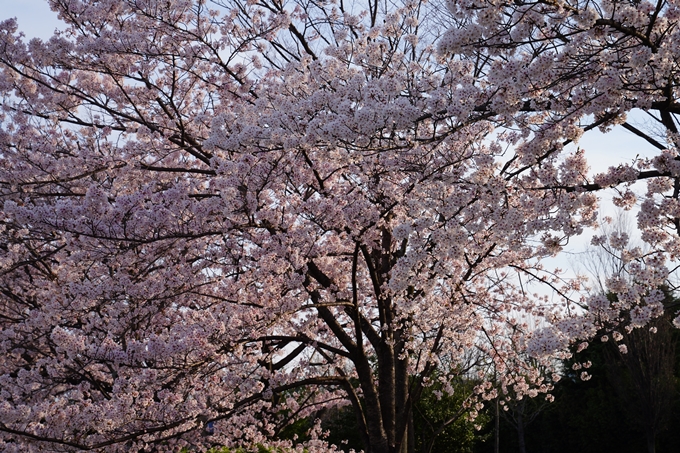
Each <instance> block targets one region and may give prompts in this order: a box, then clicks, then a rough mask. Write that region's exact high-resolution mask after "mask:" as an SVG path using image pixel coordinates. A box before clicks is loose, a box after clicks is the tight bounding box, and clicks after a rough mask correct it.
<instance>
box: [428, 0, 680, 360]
mask: <svg viewBox="0 0 680 453" xmlns="http://www.w3.org/2000/svg"><path fill="white" fill-rule="evenodd" d="M449 10H450V13H451V15H452V17H454V18H455V21H456V23H457V24H458V26H453V27H451V28H450V29H449V30H448V31H447V32H446V34H445V35H444V36H443V37H442V38H441V39H440V40H439V41H438V45H439V48H440V50H441V52H443V53H445V54H447V55H450V56H451V57H452V58H460V60H461V61H466V62H468V64H470V65H471V66H472V67H474V73H475V74H478V75H479V80H480V83H479V84H477V85H476V88H477V91H476V92H475V95H474V96H477V98H476V100H475V102H474V104H475V106H476V107H475V111H476V112H478V113H479V114H486V115H497V116H501V117H503V118H504V119H505V121H506V122H505V125H506V126H507V127H515V128H518V129H519V130H520V131H522V132H523V136H522V138H521V139H520V140H518V141H516V142H512V143H513V144H516V146H517V148H518V150H519V152H518V154H517V156H518V159H521V160H524V161H525V163H526V165H533V164H535V163H537V162H541V161H543V160H544V159H550V158H552V157H553V156H554V150H555V149H556V148H557V149H559V147H560V145H561V142H563V141H571V140H577V139H578V138H579V136H580V135H581V134H582V133H583V131H584V129H585V128H588V127H591V126H598V127H599V128H600V129H602V130H603V131H608V130H610V129H611V128H613V127H623V128H625V129H627V130H628V131H629V132H632V133H633V134H635V135H637V136H638V137H640V139H641V141H640V145H641V156H645V157H639V158H638V159H636V161H635V162H615V163H614V165H613V166H612V167H610V169H609V171H607V172H605V173H603V174H598V175H594V176H591V175H588V174H586V173H580V174H574V175H573V176H574V179H575V180H579V181H580V184H576V186H573V187H564V186H562V187H554V189H560V188H561V189H564V190H575V191H595V190H599V189H602V188H607V187H616V188H617V190H618V196H617V197H616V198H615V199H614V202H615V204H617V205H618V206H620V207H623V208H625V209H630V208H632V207H633V206H634V205H635V204H636V203H637V204H638V205H639V207H640V212H639V214H638V228H639V230H640V231H641V235H642V240H643V241H644V243H645V246H644V247H639V248H632V250H627V251H626V254H625V255H626V256H625V257H624V263H626V264H628V263H629V270H630V272H631V278H630V279H629V280H627V281H624V280H622V279H620V278H617V277H612V278H610V279H609V280H610V281H608V282H606V286H607V287H608V288H609V289H610V290H612V291H613V292H615V293H616V294H617V300H618V302H616V303H615V304H609V303H607V302H606V301H604V300H603V299H602V298H601V297H599V296H595V297H593V298H592V300H591V301H590V302H589V304H590V305H591V308H593V307H595V308H597V310H596V311H598V317H599V318H597V319H594V320H593V319H590V320H588V319H583V318H582V319H581V321H582V324H580V325H577V324H578V323H575V322H573V321H569V322H566V324H565V325H564V326H563V328H560V327H555V326H554V327H552V328H550V329H547V330H546V331H544V332H543V334H542V335H541V338H542V340H544V341H543V342H542V344H543V345H545V344H546V343H545V342H546V341H548V339H550V341H551V342H553V344H554V345H557V344H562V345H563V344H565V342H567V341H569V338H574V337H578V336H581V337H588V336H591V335H592V334H593V333H594V331H593V322H595V323H596V324H597V323H598V322H599V321H603V320H604V321H607V322H608V321H616V320H624V319H626V318H628V317H629V316H630V318H631V319H632V325H633V326H636V327H639V326H642V325H644V324H646V323H647V322H649V320H650V319H651V318H653V317H655V316H658V315H659V314H660V313H662V312H663V304H662V303H661V302H662V299H663V295H662V293H661V292H660V291H658V290H654V288H658V287H660V286H662V285H664V284H666V283H667V280H668V275H669V272H670V271H671V270H672V269H673V268H674V266H675V265H676V264H675V260H676V258H677V256H678V246H679V244H680V234H679V233H680V221H679V214H678V210H677V206H678V196H679V195H680V183H679V180H678V174H679V172H678V169H679V167H678V152H677V148H678V144H679V143H678V121H677V114H678V113H680V109H679V105H680V104H678V94H679V93H678V81H677V80H678V62H677V58H676V55H677V43H678V31H677V24H678V18H679V17H680V16H679V14H680V5H678V3H677V2H675V1H665V0H661V1H658V2H647V1H643V2H637V1H635V2H628V1H598V2H591V1H583V2H582V1H564V2H562V1H556V2H553V1H536V2H533V1H531V2H525V1H520V2H513V3H505V2H496V1H469V2H468V1H462V2H458V1H457V2H450V3H449ZM453 55H457V57H453ZM482 82H483V83H482ZM633 109H636V110H638V111H640V112H644V114H646V115H648V116H649V118H650V121H651V122H652V123H653V124H654V126H652V127H651V128H645V127H640V126H636V125H634V124H631V123H629V122H628V121H627V114H628V113H630V112H631V111H632V110H633ZM586 124H588V126H585V125H586ZM583 126H585V128H584V127H583ZM579 171H580V170H579ZM575 173H576V172H575ZM640 180H647V193H646V194H642V195H636V194H635V193H633V191H632V190H631V189H630V185H631V184H632V183H633V182H635V181H640ZM577 186H580V187H577ZM605 239H606V238H596V239H595V243H596V244H600V243H603V241H605ZM611 239H612V242H611V243H610V245H611V247H613V248H614V249H617V250H624V249H626V244H627V241H628V237H627V236H626V235H623V236H622V235H616V236H615V237H612V238H611ZM643 251H644V252H643ZM605 318H606V319H605ZM679 322H680V321H678V318H676V321H675V323H676V324H678V323H679ZM567 324H568V325H567ZM537 347H538V348H539V349H540V347H541V346H538V345H537Z"/></svg>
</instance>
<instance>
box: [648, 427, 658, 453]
mask: <svg viewBox="0 0 680 453" xmlns="http://www.w3.org/2000/svg"><path fill="white" fill-rule="evenodd" d="M647 453H656V434H655V433H654V431H651V432H650V431H647Z"/></svg>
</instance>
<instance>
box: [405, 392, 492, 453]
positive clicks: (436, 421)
mask: <svg viewBox="0 0 680 453" xmlns="http://www.w3.org/2000/svg"><path fill="white" fill-rule="evenodd" d="M475 384H476V383H475V382H472V381H466V380H463V379H459V380H458V381H457V382H456V383H455V385H454V388H455V392H454V393H453V395H447V394H446V393H443V394H440V397H438V396H437V395H438V392H440V391H441V390H440V386H439V385H433V386H432V387H429V388H427V389H426V391H425V392H423V397H422V399H421V400H420V401H419V402H418V404H416V407H415V410H414V415H413V422H414V427H415V440H416V452H418V453H428V452H431V453H472V452H473V451H475V444H477V443H479V442H482V441H484V440H485V439H486V437H488V434H487V435H486V436H484V435H481V434H480V433H479V432H478V431H477V430H476V429H475V425H478V426H480V427H483V426H485V425H487V424H488V423H489V421H490V416H489V414H488V413H487V412H481V413H480V414H479V416H478V417H477V419H476V420H474V422H471V421H469V420H468V419H467V417H466V412H467V411H465V410H464V409H463V402H464V401H465V399H466V398H467V397H468V396H469V395H470V394H471V393H472V388H473V387H474V385H475ZM451 420H454V421H452V422H451V423H450V424H449V425H448V426H446V427H444V428H443V429H442V430H441V432H440V433H439V434H438V435H437V436H436V437H435V438H434V441H433V439H432V437H433V434H434V433H436V432H437V431H438V430H440V429H441V428H442V424H444V423H446V422H448V421H451ZM430 443H432V445H430Z"/></svg>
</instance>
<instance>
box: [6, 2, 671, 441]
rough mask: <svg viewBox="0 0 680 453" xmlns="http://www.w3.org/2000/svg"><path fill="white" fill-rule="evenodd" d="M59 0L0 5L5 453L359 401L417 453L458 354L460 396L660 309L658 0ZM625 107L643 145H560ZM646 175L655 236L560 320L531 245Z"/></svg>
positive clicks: (557, 242)
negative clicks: (31, 18) (591, 148)
mask: <svg viewBox="0 0 680 453" xmlns="http://www.w3.org/2000/svg"><path fill="white" fill-rule="evenodd" d="M49 3H50V6H51V7H52V8H53V9H54V10H55V11H57V12H58V14H59V17H60V19H61V20H63V21H64V23H65V24H66V27H67V28H66V29H65V30H64V31H63V32H59V33H57V34H56V35H55V36H54V37H52V38H51V39H50V40H48V41H41V40H37V39H34V40H31V41H29V42H24V40H23V38H22V35H21V34H20V33H19V32H18V28H17V27H18V26H17V23H16V21H15V20H13V19H9V20H5V21H4V22H1V23H0V90H1V91H0V92H2V93H3V96H2V101H1V102H2V104H1V105H2V110H1V111H0V115H1V116H0V198H1V199H2V202H3V205H2V210H1V211H0V237H1V239H0V348H2V349H1V351H2V353H1V354H0V446H1V447H2V449H3V450H5V451H27V450H26V449H27V448H31V449H34V450H35V451H38V450H40V449H47V450H52V451H78V450H93V451H112V452H114V451H140V452H141V451H154V449H156V450H164V451H167V450H171V449H177V450H178V449H180V448H207V447H210V446H214V445H226V446H238V445H254V444H256V443H258V442H264V441H267V440H271V437H272V436H274V435H275V434H276V433H278V432H279V431H281V430H282V429H283V428H284V427H285V426H286V425H287V424H289V423H291V422H292V421H294V420H295V419H297V418H301V417H304V416H306V415H308V414H310V413H312V412H313V411H315V410H317V409H318V408H320V407H323V406H332V405H337V404H350V405H351V406H352V408H353V410H354V414H355V416H356V420H357V426H358V431H359V433H360V435H361V436H362V439H363V442H364V444H365V445H366V446H367V451H369V452H371V453H388V452H389V453H402V452H404V453H406V452H411V451H413V449H414V448H415V445H414V442H415V440H414V436H413V435H412V434H413V433H412V431H411V432H409V430H412V429H413V407H414V404H416V403H417V402H418V401H419V400H420V399H421V397H422V396H423V390H424V388H426V387H429V386H432V385H434V383H435V382H436V386H435V387H434V388H436V389H440V388H441V392H443V393H450V392H452V390H453V387H452V386H451V382H453V381H454V380H455V379H457V378H458V377H459V376H468V377H469V376H473V375H474V376H476V377H475V379H477V381H476V384H477V385H476V387H475V388H474V389H473V392H472V394H471V395H470V397H469V398H466V399H465V400H464V401H463V402H462V403H460V404H461V406H460V409H461V411H463V412H466V413H467V415H468V416H469V417H472V418H474V416H475V413H476V412H477V411H478V410H480V409H481V407H482V405H483V402H484V401H485V400H490V399H494V398H496V396H497V395H498V391H499V390H498V389H501V390H506V389H508V388H511V389H512V391H511V392H510V393H512V394H513V395H525V394H526V395H530V396H535V395H537V394H542V393H547V392H549V391H550V390H551V387H552V384H551V377H550V373H547V374H546V373H541V372H539V367H537V364H538V365H540V366H541V367H550V366H551V363H552V362H551V360H550V358H551V356H553V355H554V354H555V353H559V352H560V351H565V350H566V348H567V346H569V344H570V342H572V341H573V340H574V339H575V338H588V337H589V336H592V335H594V334H595V332H596V330H597V328H598V326H599V325H601V324H602V322H604V321H607V322H609V321H613V320H616V319H619V318H620V317H621V313H622V312H625V313H629V312H630V313H631V315H630V318H631V319H632V322H633V323H634V324H635V325H643V324H644V323H646V322H648V321H649V320H650V319H651V318H652V317H655V316H658V315H659V314H660V312H661V311H662V308H663V307H662V303H661V301H662V299H663V294H662V293H661V292H660V291H654V290H653V288H654V287H656V286H658V285H660V284H662V283H664V282H665V280H666V276H667V274H668V269H667V268H666V260H667V259H672V258H674V257H675V256H677V254H678V249H677V248H678V244H680V242H679V237H678V229H680V220H679V218H680V211H678V195H679V194H680V184H679V183H678V181H679V180H678V175H679V172H680V167H679V165H680V164H678V160H677V159H676V154H677V151H676V147H677V143H676V140H677V128H676V120H675V116H674V115H675V114H676V113H678V111H679V110H678V109H679V107H678V103H677V100H676V99H675V98H676V96H677V94H678V92H677V80H676V71H677V61H676V60H677V59H676V58H675V57H674V55H675V54H676V53H677V51H676V48H677V45H678V44H677V43H678V42H679V41H678V38H677V37H676V36H677V33H679V32H678V31H677V30H676V24H677V21H678V18H679V17H680V10H679V9H678V6H676V4H675V2H668V1H659V2H658V3H657V4H656V5H654V4H651V3H646V2H644V3H640V2H606V1H600V2H592V1H589V2H582V1H565V2H561V1H555V2H553V1H539V2H522V1H518V2H514V3H511V4H508V3H505V2H494V1H489V2H485V1H477V0H475V1H470V2H461V1H456V2H450V3H446V2H439V1H430V2H426V1H413V0H406V1H403V2H402V1H394V2H391V1H388V2H378V1H364V0H358V1H352V2H347V1H343V0H340V1H306V0H295V1H288V2H282V1H279V0H261V1H251V0H248V1H240V0H219V1H214V2H206V1H203V0H163V1H158V0H124V1H121V0H101V1H95V0H89V1H78V0H52V1H50V2H49ZM633 108H636V109H642V110H645V111H647V112H649V113H650V114H651V115H652V116H653V117H654V118H655V119H656V120H657V121H658V123H659V124H660V125H661V126H662V127H663V128H665V129H664V130H665V133H667V134H666V135H664V137H661V138H659V137H656V138H655V137H654V136H653V135H652V134H650V133H649V132H646V131H642V130H640V129H639V128H637V127H635V126H633V125H631V124H628V123H626V113H627V112H628V111H630V110H631V109H633ZM617 124H622V125H623V126H624V127H626V128H627V129H628V130H631V131H633V132H634V133H636V134H637V135H639V136H640V137H641V138H643V139H644V140H645V141H646V143H647V144H648V145H649V146H650V147H652V148H655V149H658V151H659V152H658V155H656V157H653V158H650V159H642V158H641V159H639V160H638V161H636V162H635V163H633V164H630V163H623V162H622V163H621V164H620V165H618V166H616V167H612V168H611V170H610V171H609V172H608V173H606V174H601V175H595V176H593V175H589V174H588V166H587V161H586V156H585V153H584V152H583V151H581V150H578V151H576V152H571V153H569V152H566V151H565V146H566V145H567V144H568V143H571V142H573V141H576V140H578V138H579V137H580V136H581V135H582V134H583V133H584V132H587V131H589V130H592V129H595V128H600V129H603V130H606V129H607V128H610V127H613V126H614V125H617ZM642 179H647V180H649V185H648V187H649V191H648V194H647V196H646V198H645V199H644V201H643V202H642V210H641V213H640V215H639V217H638V223H639V227H640V228H641V230H642V232H643V239H644V240H645V241H646V242H647V243H648V244H649V245H650V247H651V249H650V251H649V252H645V253H642V252H641V251H638V252H635V251H632V252H630V253H631V254H630V257H629V261H630V262H631V263H632V264H631V265H630V268H631V269H632V271H631V272H632V273H633V274H634V278H633V279H631V280H625V281H624V280H621V281H614V280H612V282H611V283H610V284H609V286H610V288H611V290H612V291H613V292H615V293H616V294H617V296H618V299H617V300H618V302H617V303H616V304H610V303H609V302H608V301H606V300H602V298H597V297H595V298H592V299H590V300H589V302H588V303H589V304H590V307H591V309H592V310H591V312H590V313H592V315H588V316H581V315H579V316H577V317H570V316H568V314H569V313H570V312H569V310H567V311H565V310H564V309H565V308H566V309H571V308H572V307H573V302H574V301H573V300H571V299H569V296H568V291H570V290H574V289H578V288H577V287H576V286H575V284H572V285H571V286H567V287H566V288H563V287H562V286H561V285H562V283H561V282H560V281H559V279H557V278H555V277H554V276H553V275H551V274H550V273H548V272H546V271H545V270H544V268H543V266H542V264H541V262H540V260H541V258H543V257H546V256H551V255H553V254H555V253H557V252H559V250H560V249H561V247H562V246H563V245H564V244H565V243H566V241H567V240H568V239H569V238H570V237H572V236H574V235H578V234H581V233H582V232H583V229H584V228H586V227H589V226H594V225H595V224H596V222H597V197H596V195H595V192H596V191H597V190H598V189H601V188H604V187H609V186H617V187H621V189H620V197H619V198H618V199H617V203H618V204H619V205H621V206H627V207H630V206H632V204H634V203H635V201H636V200H635V196H634V194H633V193H632V192H631V191H629V190H627V189H626V185H627V184H630V183H632V182H634V181H636V180H642ZM617 241H618V242H617V243H614V242H612V246H614V247H621V248H622V247H623V246H624V245H625V242H626V241H625V238H623V237H620V238H617ZM531 282H543V283H544V284H547V285H549V287H550V288H551V289H552V290H554V291H556V293H557V294H558V295H560V296H561V297H564V303H563V304H559V306H555V305H550V304H548V298H547V297H545V296H537V295H534V294H533V293H532V291H531V290H528V288H529V286H527V285H528V284H530V283H531ZM565 316H566V317H565ZM523 317H532V318H534V319H545V320H547V321H550V322H551V324H550V325H549V327H547V328H545V329H543V330H542V331H540V332H538V333H532V332H531V331H530V329H529V326H527V325H526V324H525V323H523V321H522V319H523ZM529 354H531V355H532V356H533V358H530V357H529ZM490 367H492V368H493V369H494V370H495V371H496V373H497V376H498V377H499V379H500V380H499V381H498V382H497V383H493V382H492V381H491V380H490V379H489V376H488V375H486V374H485V370H488V369H491V368H490ZM475 373H478V374H475ZM496 384H497V385H496ZM438 391H439V390H438ZM433 431H435V432H436V431H437V429H433ZM305 448H307V449H308V450H307V451H310V452H313V451H324V450H323V449H324V448H326V447H325V446H323V445H322V443H319V442H318V440H316V439H313V440H312V441H310V442H309V443H308V444H307V445H306V447H305ZM315 449H317V450H315Z"/></svg>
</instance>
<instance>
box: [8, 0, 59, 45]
mask: <svg viewBox="0 0 680 453" xmlns="http://www.w3.org/2000/svg"><path fill="white" fill-rule="evenodd" d="M11 17H16V18H17V19H18V21H19V29H20V30H21V31H23V32H24V33H25V34H26V37H28V38H42V39H47V38H49V37H50V36H52V34H53V32H54V29H55V28H58V27H59V21H58V20H57V15H56V13H54V12H52V11H51V10H50V8H49V6H48V5H47V2H46V1H45V0H0V20H5V19H9V18H11Z"/></svg>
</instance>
